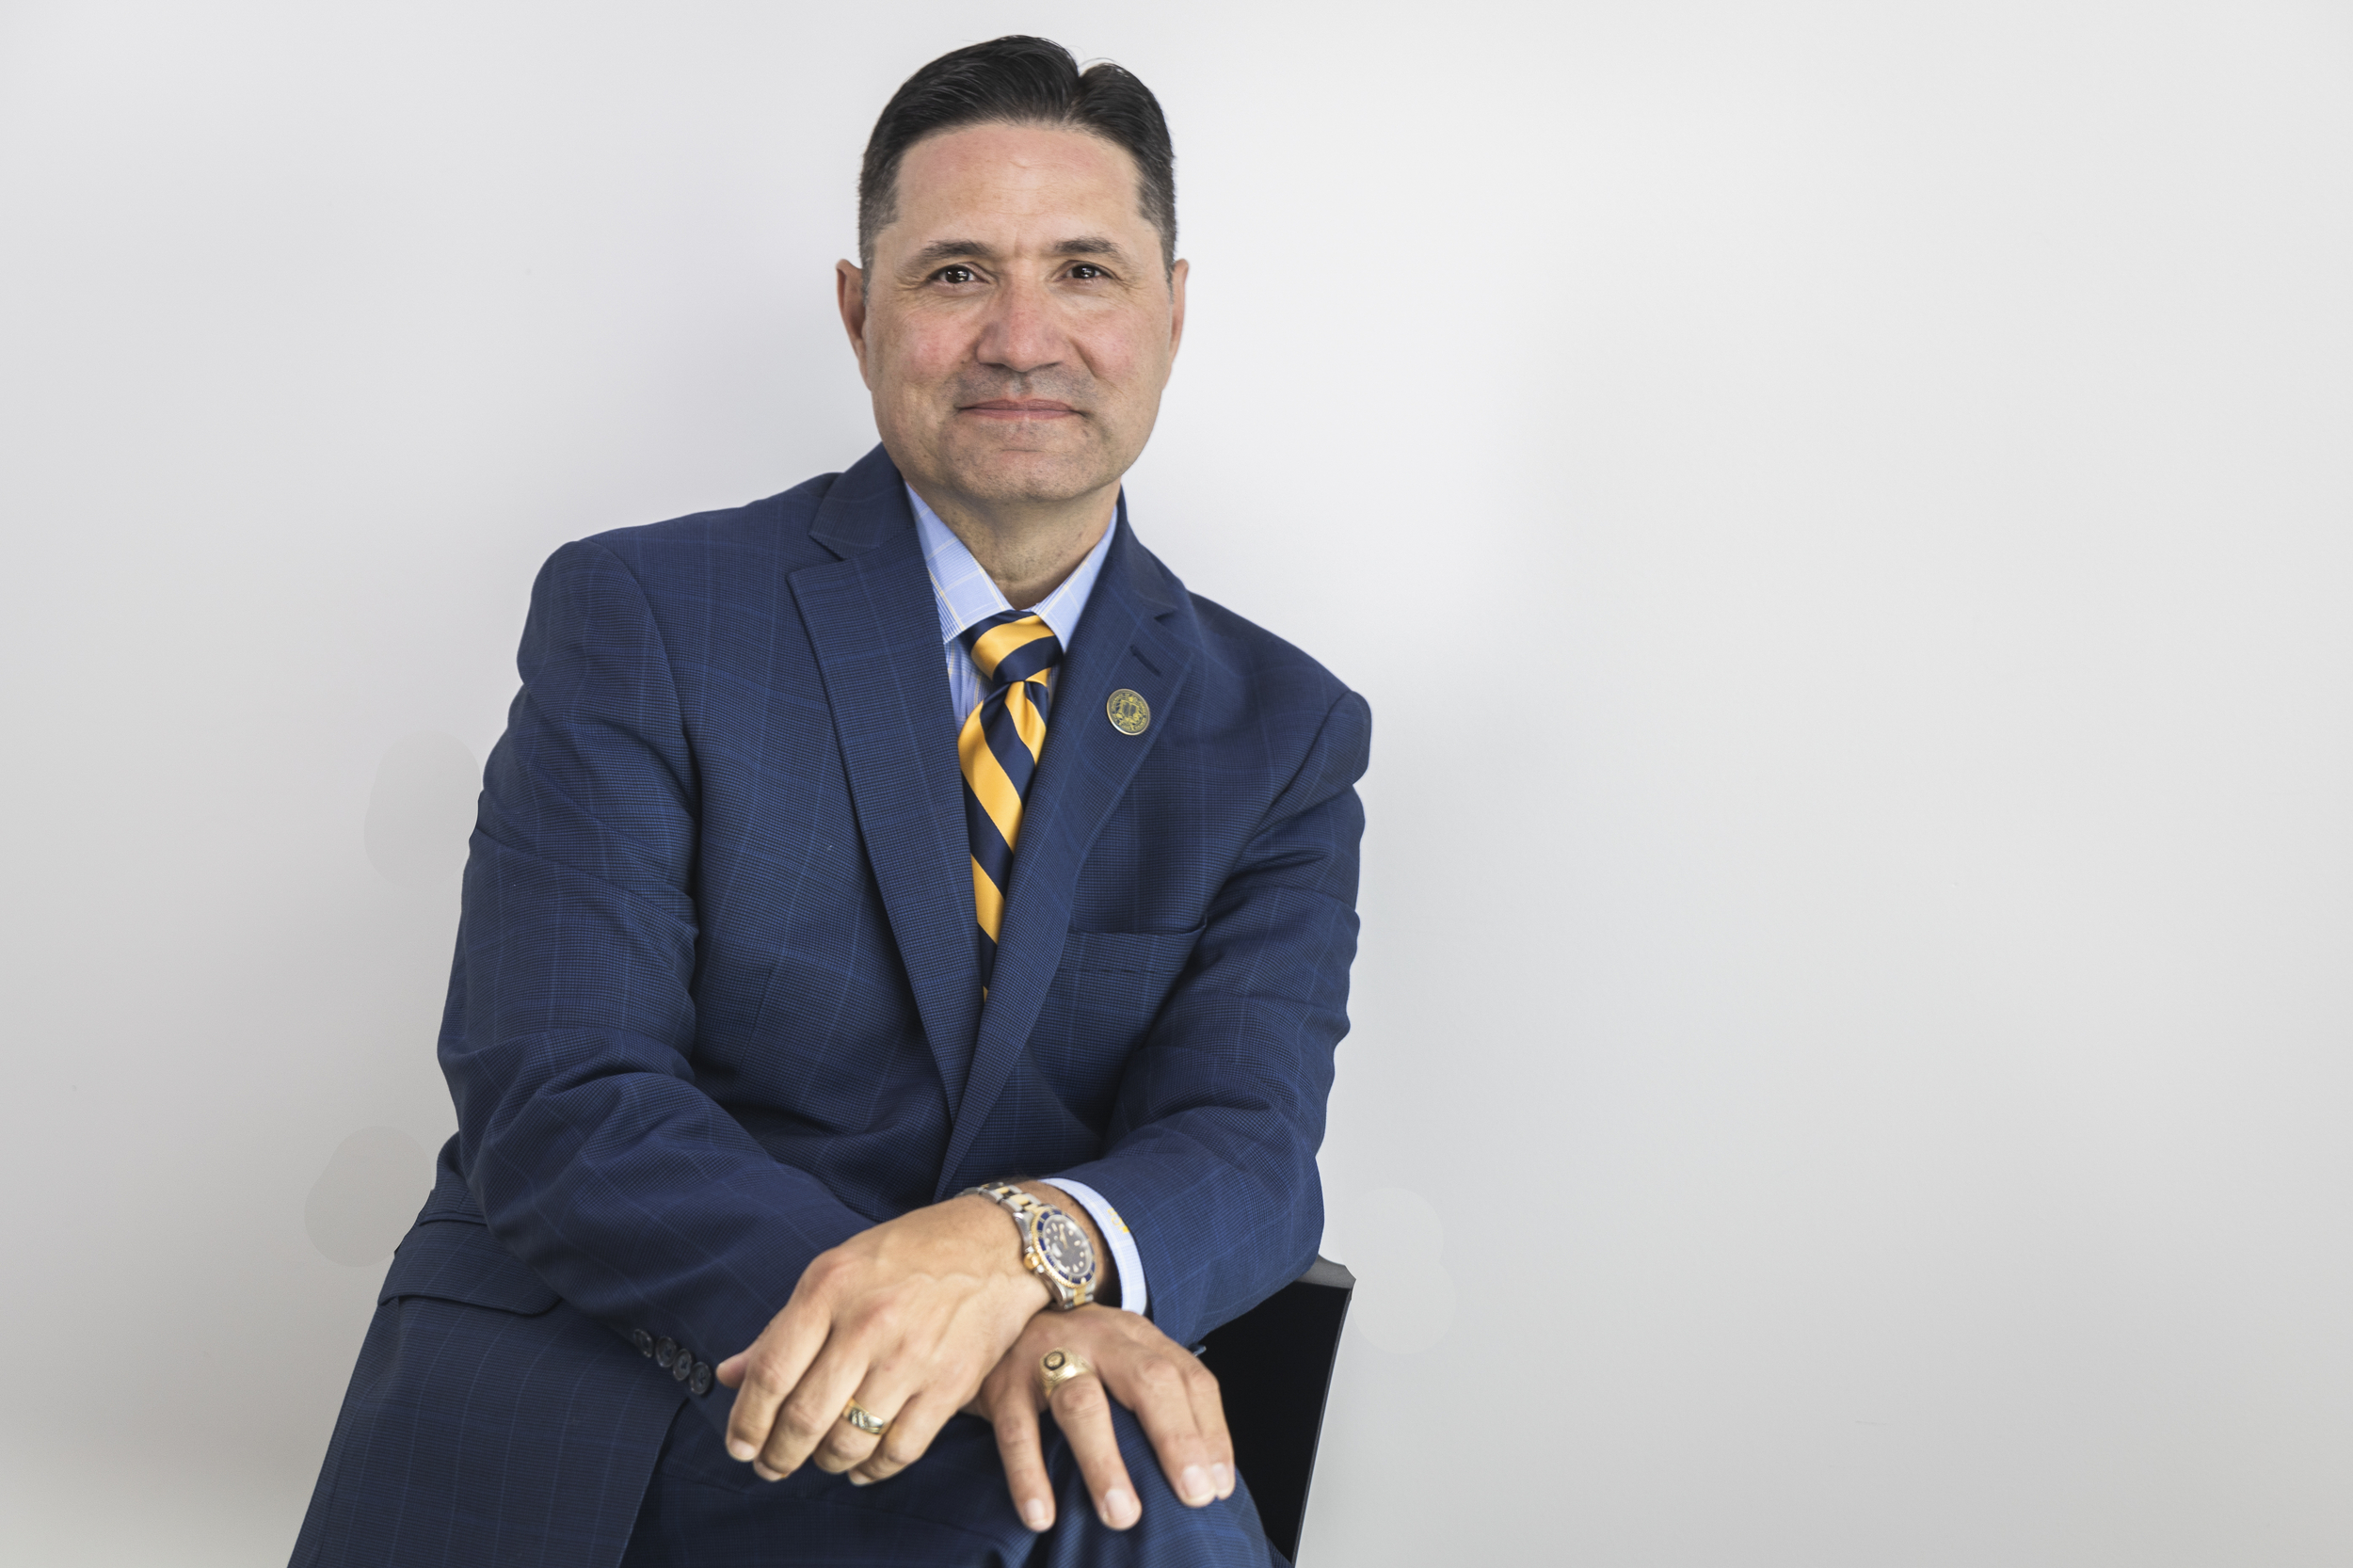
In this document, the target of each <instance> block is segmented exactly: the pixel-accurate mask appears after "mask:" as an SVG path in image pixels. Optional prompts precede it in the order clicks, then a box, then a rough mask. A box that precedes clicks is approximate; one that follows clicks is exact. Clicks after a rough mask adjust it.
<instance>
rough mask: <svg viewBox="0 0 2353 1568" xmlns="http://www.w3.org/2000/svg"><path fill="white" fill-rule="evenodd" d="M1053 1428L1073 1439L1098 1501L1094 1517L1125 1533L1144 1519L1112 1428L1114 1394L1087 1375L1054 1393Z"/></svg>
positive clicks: (1082, 1471) (1072, 1448)
mask: <svg viewBox="0 0 2353 1568" xmlns="http://www.w3.org/2000/svg"><path fill="white" fill-rule="evenodd" d="M1053 1412H1054V1424H1055V1425H1056V1426H1058V1427H1060V1428H1062V1432H1063V1435H1064V1437H1066V1438H1068V1439H1069V1440H1070V1451H1071V1452H1072V1453H1073V1454H1076V1455H1077V1456H1078V1459H1079V1473H1080V1475H1082V1476H1084V1477H1085V1478H1086V1483H1087V1491H1088V1492H1089V1493H1091V1494H1093V1496H1094V1497H1095V1514H1096V1518H1098V1519H1100V1520H1102V1521H1103V1523H1104V1524H1106V1525H1108V1526H1110V1527H1111V1528H1112V1529H1115V1530H1124V1529H1126V1528H1128V1526H1130V1525H1132V1524H1134V1523H1135V1522H1136V1521H1137V1520H1138V1519H1140V1518H1142V1517H1143V1516H1144V1505H1143V1504H1142V1503H1139V1502H1138V1501H1136V1488H1135V1483H1134V1482H1133V1481H1131V1480H1128V1465H1127V1463H1126V1462H1125V1461H1124V1460H1122V1459H1121V1458H1120V1457H1119V1434H1118V1433H1117V1432H1114V1431H1112V1401H1111V1396H1110V1395H1108V1394H1106V1393H1105V1392H1104V1391H1103V1380H1102V1379H1101V1378H1099V1377H1097V1376H1096V1375H1095V1374H1094V1373H1092V1372H1089V1373H1087V1374H1085V1375H1084V1376H1082V1377H1075V1378H1072V1379H1071V1380H1070V1381H1069V1382H1067V1383H1065V1384H1063V1385H1062V1386H1061V1387H1060V1388H1057V1389H1055V1390H1054V1400H1053Z"/></svg>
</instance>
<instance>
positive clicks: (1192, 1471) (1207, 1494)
mask: <svg viewBox="0 0 2353 1568" xmlns="http://www.w3.org/2000/svg"><path fill="white" fill-rule="evenodd" d="M1177 1480H1180V1481H1182V1482H1183V1483H1184V1488H1185V1501H1187V1502H1189V1503H1191V1504H1193V1507H1195V1508H1199V1507H1200V1506H1201V1505H1202V1504H1203V1503H1206V1502H1208V1501H1209V1499H1210V1498H1212V1497H1214V1496H1217V1494H1216V1493H1214V1492H1212V1491H1210V1490H1209V1472H1208V1471H1207V1470H1204V1469H1203V1468H1201V1466H1200V1465H1198V1464H1188V1465H1186V1466H1185V1473H1184V1474H1183V1475H1181V1476H1179V1477H1178V1478H1177Z"/></svg>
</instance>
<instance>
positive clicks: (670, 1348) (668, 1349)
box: [653, 1339, 678, 1372]
mask: <svg viewBox="0 0 2353 1568" xmlns="http://www.w3.org/2000/svg"><path fill="white" fill-rule="evenodd" d="M653 1359H654V1365H656V1366H657V1367H660V1368H662V1369H663V1370H664V1371H665V1372H666V1371H668V1370H669V1369H670V1363H671V1362H673V1361H676V1360H677V1359H678V1341H677V1340H675V1339H657V1340H655V1341H654V1342H653Z"/></svg>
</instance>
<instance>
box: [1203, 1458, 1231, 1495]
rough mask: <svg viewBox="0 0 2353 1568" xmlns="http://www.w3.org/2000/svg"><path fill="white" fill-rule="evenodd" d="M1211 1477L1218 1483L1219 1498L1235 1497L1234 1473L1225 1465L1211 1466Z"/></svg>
mask: <svg viewBox="0 0 2353 1568" xmlns="http://www.w3.org/2000/svg"><path fill="white" fill-rule="evenodd" d="M1209 1475H1210V1477H1211V1479H1213V1480H1215V1481H1216V1482H1217V1495H1218V1496H1221V1497H1230V1496H1233V1495H1234V1472H1233V1471H1231V1470H1228V1469H1227V1468H1226V1467H1225V1465H1223V1464H1212V1465H1210V1466H1209Z"/></svg>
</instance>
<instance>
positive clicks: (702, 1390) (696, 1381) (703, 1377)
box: [686, 1361, 711, 1400]
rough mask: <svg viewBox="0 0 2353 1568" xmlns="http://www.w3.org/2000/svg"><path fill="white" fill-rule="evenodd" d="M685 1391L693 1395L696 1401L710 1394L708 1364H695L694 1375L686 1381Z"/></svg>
mask: <svg viewBox="0 0 2353 1568" xmlns="http://www.w3.org/2000/svg"><path fill="white" fill-rule="evenodd" d="M686 1391H687V1392H688V1393H690V1394H692V1395H694V1396H695V1398H696V1399H698V1400H699V1399H701V1398H702V1397H703V1396H704V1395H705V1394H708V1393H710V1392H711V1363H710V1362H708V1361H697V1362H696V1363H695V1375H694V1376H693V1377H690V1378H688V1379H687V1380H686Z"/></svg>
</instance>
